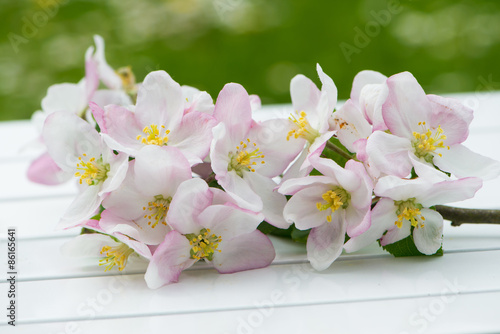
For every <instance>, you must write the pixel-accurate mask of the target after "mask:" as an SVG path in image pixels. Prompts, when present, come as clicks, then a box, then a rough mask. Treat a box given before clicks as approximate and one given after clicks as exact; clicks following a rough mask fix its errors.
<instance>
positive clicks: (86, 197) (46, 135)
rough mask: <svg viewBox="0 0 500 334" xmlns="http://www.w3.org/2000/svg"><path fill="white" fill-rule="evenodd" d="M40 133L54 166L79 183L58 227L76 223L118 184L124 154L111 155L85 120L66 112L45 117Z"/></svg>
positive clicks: (124, 164)
mask: <svg viewBox="0 0 500 334" xmlns="http://www.w3.org/2000/svg"><path fill="white" fill-rule="evenodd" d="M42 136H43V140H44V142H45V144H46V145H47V151H48V153H49V154H50V157H51V158H52V159H53V160H54V162H55V163H56V164H57V166H58V167H59V168H60V169H61V170H62V171H64V172H65V173H70V174H73V175H74V176H75V177H76V178H78V179H79V183H80V185H81V187H80V193H79V195H78V196H77V197H76V198H75V200H74V201H73V203H71V205H70V206H69V208H68V210H67V211H66V213H65V214H64V216H63V217H62V218H61V221H60V222H59V227H60V228H69V227H73V226H76V225H79V224H80V223H82V222H83V221H85V220H87V219H88V218H90V217H91V216H92V215H93V214H94V213H95V211H96V210H97V209H98V208H99V205H100V204H101V201H102V198H103V196H104V194H106V193H108V192H111V191H113V190H115V189H116V188H118V187H119V186H120V184H121V182H122V181H123V179H124V177H125V174H126V173H127V168H128V156H127V155H125V154H114V153H113V151H112V150H111V149H110V148H108V147H107V146H106V145H105V144H104V142H103V141H102V138H101V136H99V134H98V133H97V131H96V130H95V129H94V128H93V127H92V126H91V125H90V124H89V123H87V122H85V121H84V120H83V119H81V118H80V117H78V116H76V115H74V114H70V113H67V112H55V113H52V114H51V115H50V116H49V117H47V120H46V121H45V126H44V128H43V133H42Z"/></svg>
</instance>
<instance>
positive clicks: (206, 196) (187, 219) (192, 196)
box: [167, 178, 213, 234]
mask: <svg viewBox="0 0 500 334" xmlns="http://www.w3.org/2000/svg"><path fill="white" fill-rule="evenodd" d="M212 199H213V193H212V192H211V191H210V189H209V188H208V185H207V183H206V182H205V181H203V180H201V179H197V178H195V179H189V180H186V181H184V182H182V183H181V184H180V185H179V187H178V188H177V191H176V193H175V195H174V196H173V198H172V202H171V203H170V208H169V210H168V213H167V221H168V223H169V224H170V226H172V228H174V229H175V230H177V231H179V233H181V234H188V233H193V232H198V231H199V230H200V228H201V227H200V226H199V225H198V224H197V221H198V216H199V215H200V214H201V212H203V210H205V209H206V208H207V207H208V206H209V205H210V204H211V203H212Z"/></svg>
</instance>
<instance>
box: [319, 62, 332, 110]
mask: <svg viewBox="0 0 500 334" xmlns="http://www.w3.org/2000/svg"><path fill="white" fill-rule="evenodd" d="M316 71H317V72H318V76H319V79H320V80H321V84H322V87H321V94H325V95H326V96H327V98H328V107H327V108H326V110H327V114H325V115H323V117H328V116H330V114H331V113H332V112H333V109H334V108H335V105H336V104H337V86H335V83H334V82H333V80H332V78H330V77H329V76H328V75H326V74H325V72H323V69H322V68H321V66H320V65H319V64H316Z"/></svg>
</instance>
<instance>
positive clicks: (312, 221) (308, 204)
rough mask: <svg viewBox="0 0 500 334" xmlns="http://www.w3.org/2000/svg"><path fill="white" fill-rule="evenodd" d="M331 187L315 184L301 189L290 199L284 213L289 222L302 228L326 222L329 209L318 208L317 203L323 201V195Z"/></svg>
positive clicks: (305, 228)
mask: <svg viewBox="0 0 500 334" xmlns="http://www.w3.org/2000/svg"><path fill="white" fill-rule="evenodd" d="M330 189H331V186H328V185H314V186H311V187H308V188H305V189H302V190H300V191H299V192H297V193H296V194H295V195H293V196H292V198H290V199H289V200H288V203H287V204H286V205H285V208H284V211H283V215H284V217H285V219H286V220H287V221H288V222H289V223H295V226H296V227H297V228H298V229H301V230H307V229H309V228H313V227H317V226H320V225H322V224H324V223H325V222H326V216H327V213H328V212H329V210H325V211H320V210H318V208H317V206H316V203H319V202H322V201H323V198H322V197H321V196H322V195H323V194H324V193H325V192H327V191H328V190H330Z"/></svg>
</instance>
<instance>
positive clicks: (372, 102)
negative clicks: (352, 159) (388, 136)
mask: <svg viewBox="0 0 500 334" xmlns="http://www.w3.org/2000/svg"><path fill="white" fill-rule="evenodd" d="M386 79H387V77H386V76H385V75H383V74H381V73H379V72H374V71H361V72H359V73H358V74H357V75H356V77H355V78H354V81H353V84H352V90H351V98H350V99H348V100H347V101H346V102H345V103H344V104H343V105H342V107H340V108H339V110H337V111H336V112H335V113H334V114H333V116H332V117H331V118H330V129H331V130H335V131H336V137H337V138H338V139H339V140H340V142H341V143H342V144H343V145H344V146H345V147H346V148H347V149H348V150H349V151H351V152H356V153H357V152H358V151H359V150H360V148H359V145H360V144H359V143H356V142H357V141H358V140H366V139H367V138H368V137H369V136H370V135H371V134H372V132H373V131H376V130H382V131H384V130H386V129H387V126H386V125H385V123H384V120H383V118H382V105H383V103H384V101H385V99H386V98H387V94H388V89H387V85H386V84H385V81H386ZM372 125H373V127H372Z"/></svg>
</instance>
